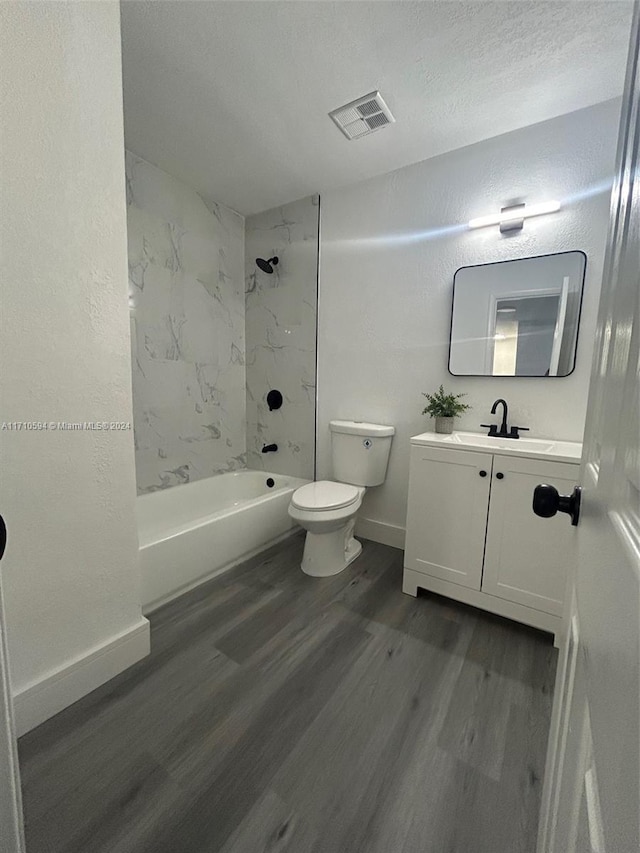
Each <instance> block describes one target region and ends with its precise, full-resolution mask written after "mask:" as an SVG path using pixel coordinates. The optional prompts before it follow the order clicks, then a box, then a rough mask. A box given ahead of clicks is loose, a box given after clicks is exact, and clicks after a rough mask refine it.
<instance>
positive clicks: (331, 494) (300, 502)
mask: <svg viewBox="0 0 640 853" xmlns="http://www.w3.org/2000/svg"><path fill="white" fill-rule="evenodd" d="M359 495H360V489H358V488H357V487H356V486H349V485H347V483H332V482H330V481H329V480H318V482H317V483H308V484H307V485H306V486H301V487H300V488H299V489H296V490H295V492H294V493H293V496H292V498H291V503H292V504H293V505H294V506H295V507H298V509H306V510H308V511H313V510H322V509H340V508H341V507H343V506H349V504H352V503H355V501H356V500H357V499H358V496H359Z"/></svg>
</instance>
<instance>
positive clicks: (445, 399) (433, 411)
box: [422, 385, 471, 433]
mask: <svg viewBox="0 0 640 853" xmlns="http://www.w3.org/2000/svg"><path fill="white" fill-rule="evenodd" d="M422 396H423V397H426V398H427V400H428V401H429V405H428V406H427V407H426V408H425V409H423V411H422V414H423V415H431V417H432V418H435V419H436V432H445V433H450V432H453V421H454V419H455V418H457V417H459V416H460V415H461V414H462V413H463V412H466V411H467V409H470V408H471V406H468V405H467V404H466V403H461V402H460V398H461V397H465V396H466V395H465V394H445V390H444V388H443V387H442V385H441V386H440V388H438V390H437V391H435V392H434V393H433V394H423V395H422Z"/></svg>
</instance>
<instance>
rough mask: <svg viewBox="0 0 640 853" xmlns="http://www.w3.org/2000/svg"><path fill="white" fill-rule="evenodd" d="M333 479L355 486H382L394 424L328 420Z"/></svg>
mask: <svg viewBox="0 0 640 853" xmlns="http://www.w3.org/2000/svg"><path fill="white" fill-rule="evenodd" d="M329 429H330V430H331V457H332V459H333V479H334V480H337V481H338V482H339V483H351V484H352V485H354V486H379V485H380V483H383V482H384V478H385V476H386V474H387V463H388V461H389V451H390V450H391V440H392V438H393V435H394V433H395V428H394V427H392V426H384V425H382V424H369V423H366V422H364V421H329Z"/></svg>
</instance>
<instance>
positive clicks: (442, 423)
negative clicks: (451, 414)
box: [436, 418, 455, 433]
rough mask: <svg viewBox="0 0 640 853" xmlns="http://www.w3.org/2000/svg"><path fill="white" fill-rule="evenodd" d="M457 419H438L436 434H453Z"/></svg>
mask: <svg viewBox="0 0 640 853" xmlns="http://www.w3.org/2000/svg"><path fill="white" fill-rule="evenodd" d="M454 421H455V418H436V432H442V433H452V432H453V422H454Z"/></svg>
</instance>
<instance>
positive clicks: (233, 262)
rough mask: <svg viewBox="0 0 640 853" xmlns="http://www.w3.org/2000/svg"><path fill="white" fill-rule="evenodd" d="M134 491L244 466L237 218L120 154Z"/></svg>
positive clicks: (242, 302)
mask: <svg viewBox="0 0 640 853" xmlns="http://www.w3.org/2000/svg"><path fill="white" fill-rule="evenodd" d="M126 176H127V222H128V240H129V292H130V296H129V302H130V309H131V341H132V365H133V409H134V430H135V447H136V474H137V483H138V493H144V492H150V491H155V490H157V489H163V488H167V487H170V486H174V485H177V484H180V483H186V482H189V481H193V480H199V479H201V478H203V477H210V476H212V475H214V474H219V473H222V472H224V471H231V470H234V469H236V468H243V467H245V465H246V381H245V363H244V362H245V294H244V218H243V217H242V216H240V215H239V214H237V213H235V212H234V211H232V210H229V209H227V208H225V207H223V206H222V205H217V204H211V203H209V202H205V201H204V200H203V199H202V198H201V197H200V196H199V195H198V193H196V192H195V190H192V189H191V188H190V187H187V186H186V185H185V184H183V183H182V182H180V181H178V180H176V179H175V178H173V177H171V176H170V175H168V174H166V173H165V172H163V171H162V170H161V169H158V168H157V167H155V166H152V165H151V164H150V163H147V162H146V161H144V160H141V159H140V158H139V157H136V156H135V155H133V154H131V153H130V152H127V156H126Z"/></svg>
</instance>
